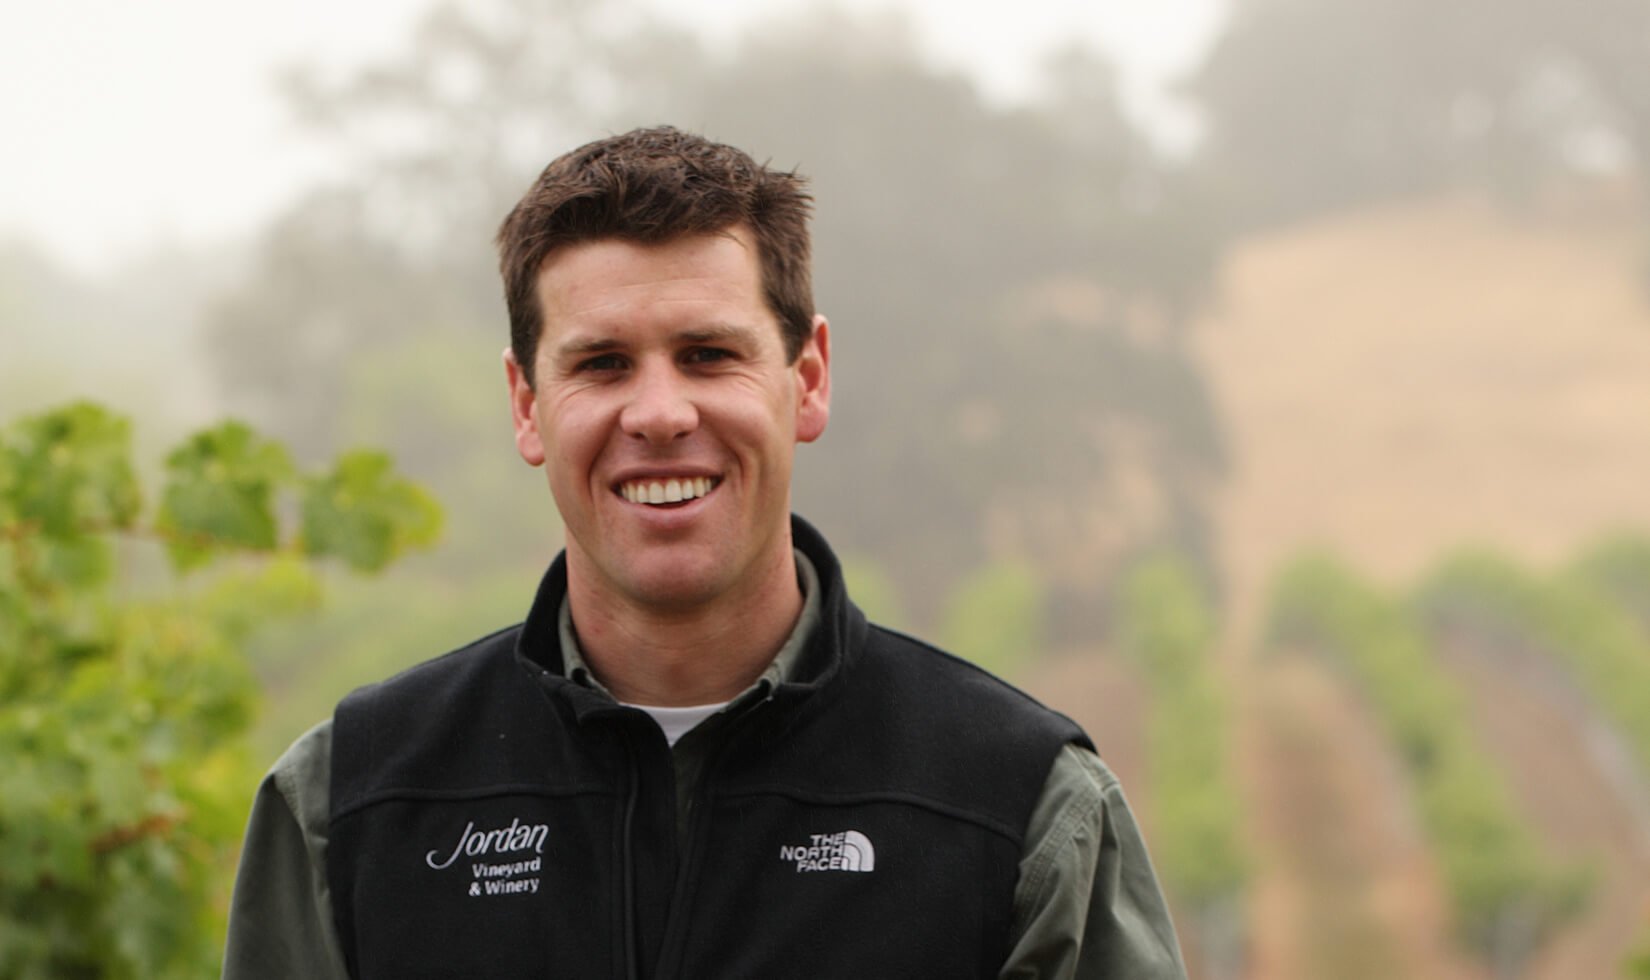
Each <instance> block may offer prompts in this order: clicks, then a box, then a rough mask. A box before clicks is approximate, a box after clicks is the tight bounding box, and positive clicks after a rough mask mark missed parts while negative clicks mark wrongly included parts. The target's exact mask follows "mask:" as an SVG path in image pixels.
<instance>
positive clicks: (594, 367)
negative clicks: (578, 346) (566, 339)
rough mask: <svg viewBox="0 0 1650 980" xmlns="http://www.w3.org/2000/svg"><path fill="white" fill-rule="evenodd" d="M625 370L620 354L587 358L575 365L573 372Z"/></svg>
mask: <svg viewBox="0 0 1650 980" xmlns="http://www.w3.org/2000/svg"><path fill="white" fill-rule="evenodd" d="M623 368H624V358H623V357H620V356H619V355H618V354H597V355H596V356H595V357H587V358H585V359H584V360H582V361H580V362H579V363H578V364H576V365H574V367H573V370H575V371H578V372H580V373H588V372H596V373H599V372H603V371H618V370H621V369H623Z"/></svg>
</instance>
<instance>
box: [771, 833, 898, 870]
mask: <svg viewBox="0 0 1650 980" xmlns="http://www.w3.org/2000/svg"><path fill="white" fill-rule="evenodd" d="M808 839H809V843H806V844H786V845H784V846H783V847H781V848H780V849H779V860H781V861H784V862H785V863H787V864H795V865H796V870H797V873H798V874H800V873H802V872H804V871H871V870H874V869H875V868H876V866H877V852H876V848H874V847H872V846H871V840H870V838H868V837H866V836H865V835H864V834H862V833H860V832H859V831H857V830H844V831H843V832H841V833H840V834H810V835H809V838H808Z"/></svg>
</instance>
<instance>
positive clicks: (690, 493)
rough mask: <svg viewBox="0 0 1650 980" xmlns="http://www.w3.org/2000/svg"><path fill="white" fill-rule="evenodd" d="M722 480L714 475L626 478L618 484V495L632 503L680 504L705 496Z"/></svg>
mask: <svg viewBox="0 0 1650 980" xmlns="http://www.w3.org/2000/svg"><path fill="white" fill-rule="evenodd" d="M721 482H722V478H721V477H716V476H690V477H685V478H677V479H671V480H628V481H626V482H624V483H621V484H619V486H618V488H617V489H618V492H619V496H621V497H623V498H624V499H626V500H628V501H630V502H631V503H633V504H655V505H658V504H680V503H685V502H686V501H689V500H697V499H698V498H700V497H703V496H705V495H706V494H708V493H710V492H711V491H712V490H714V489H716V487H717V485H718V484H720V483H721Z"/></svg>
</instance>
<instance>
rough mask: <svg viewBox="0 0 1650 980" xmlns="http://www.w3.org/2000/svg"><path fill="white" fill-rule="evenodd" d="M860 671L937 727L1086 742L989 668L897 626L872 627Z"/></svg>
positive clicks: (1049, 710) (1058, 716) (1060, 716)
mask: <svg viewBox="0 0 1650 980" xmlns="http://www.w3.org/2000/svg"><path fill="white" fill-rule="evenodd" d="M860 661H861V662H860V663H859V665H858V667H857V669H858V670H860V671H863V672H864V673H865V674H866V675H867V677H866V678H865V681H866V682H867V683H870V684H879V685H889V687H890V693H892V694H895V695H897V696H898V697H899V698H900V699H901V704H900V706H899V707H900V710H901V711H911V712H915V713H916V715H917V717H918V718H920V719H922V720H925V721H927V722H929V723H930V724H932V725H936V726H939V727H941V728H949V727H962V728H965V729H969V730H973V731H977V732H979V733H980V734H983V735H987V736H991V737H994V738H1009V737H1012V736H1013V735H1015V734H1016V733H1024V734H1027V735H1033V734H1035V735H1038V736H1041V737H1043V738H1046V739H1052V740H1053V741H1054V743H1056V744H1065V743H1076V744H1079V745H1085V746H1087V745H1088V744H1089V743H1088V738H1087V736H1085V735H1084V734H1083V731H1082V729H1081V728H1079V727H1078V726H1077V724H1076V723H1075V722H1073V721H1072V720H1071V719H1069V718H1067V717H1066V716H1065V715H1063V714H1061V713H1059V712H1057V711H1055V710H1053V709H1052V708H1049V707H1047V706H1046V705H1044V704H1042V703H1041V702H1040V701H1038V700H1037V699H1036V698H1034V697H1032V696H1031V695H1029V694H1027V693H1025V692H1024V691H1022V690H1020V689H1019V688H1017V687H1015V686H1014V685H1012V684H1010V683H1008V682H1007V681H1005V680H1003V679H1002V678H1000V677H997V676H996V675H995V674H992V673H991V672H990V671H987V670H985V669H984V668H982V667H980V666H978V665H976V664H973V663H970V662H968V661H966V660H963V659H962V658H960V657H958V656H955V655H954V654H951V653H948V652H946V651H945V650H942V649H940V648H939V647H937V646H935V645H933V644H931V643H928V642H926V641H924V640H921V639H918V638H917V637H914V636H910V635H908V634H905V633H901V632H899V631H898V630H893V629H889V628H887V627H883V626H877V625H872V626H871V627H870V630H869V632H868V634H867V637H866V644H865V651H864V655H863V656H862V657H861V658H860Z"/></svg>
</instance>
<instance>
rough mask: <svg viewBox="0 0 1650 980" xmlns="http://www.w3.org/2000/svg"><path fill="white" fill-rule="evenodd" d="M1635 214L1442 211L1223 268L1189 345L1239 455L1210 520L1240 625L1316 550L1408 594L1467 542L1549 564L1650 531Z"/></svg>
mask: <svg viewBox="0 0 1650 980" xmlns="http://www.w3.org/2000/svg"><path fill="white" fill-rule="evenodd" d="M1635 207H1636V203H1635V201H1634V200H1633V196H1632V195H1631V194H1630V193H1629V192H1628V191H1627V190H1625V189H1623V188H1621V187H1619V186H1616V185H1603V186H1599V187H1593V188H1588V189H1586V190H1582V191H1577V192H1572V193H1570V194H1567V195H1564V196H1560V197H1555V198H1554V199H1552V200H1547V201H1541V202H1534V203H1532V204H1530V205H1529V206H1527V207H1524V208H1519V209H1510V210H1509V209H1507V208H1503V207H1498V206H1495V205H1493V204H1492V203H1490V202H1487V201H1485V200H1483V199H1481V198H1478V197H1474V196H1471V195H1456V196H1445V197H1435V198H1427V199H1423V200H1419V201H1413V202H1411V201H1401V202H1395V203H1391V204H1385V205H1380V206H1376V207H1371V208H1366V209H1360V210H1355V211H1351V212H1348V213H1343V214H1337V215H1332V216H1328V217H1324V218H1320V219H1316V220H1313V221H1311V222H1308V223H1304V224H1299V225H1294V226H1290V227H1286V228H1283V229H1280V230H1278V231H1274V232H1268V233H1265V234H1261V235H1257V236H1254V237H1252V238H1249V239H1246V240H1244V241H1242V242H1240V243H1238V244H1237V245H1235V246H1234V247H1233V248H1232V249H1231V250H1230V252H1229V253H1228V256H1227V258H1226V259H1225V261H1224V262H1223V264H1222V267H1221V272H1220V274H1219V277H1220V283H1221V285H1220V290H1219V296H1220V299H1219V300H1218V302H1217V303H1216V304H1215V307H1214V309H1213V311H1212V312H1211V313H1210V314H1209V316H1208V318H1207V320H1206V321H1205V322H1204V323H1203V325H1202V329H1200V330H1199V332H1198V350H1199V360H1200V363H1201V364H1202V366H1203V369H1204V370H1205V371H1206V372H1207V378H1208V380H1209V384H1210V385H1211V387H1212V388H1213V389H1214V391H1215V393H1216V394H1215V398H1216V399H1217V401H1218V402H1219V404H1220V409H1221V414H1222V418H1223V420H1224V423H1225V425H1226V430H1227V432H1228V434H1229V438H1230V439H1231V441H1232V446H1233V453H1232V457H1233V462H1232V466H1231V471H1230V473H1229V475H1228V478H1227V481H1226V485H1225V487H1224V488H1223V490H1222V491H1221V493H1220V494H1219V495H1218V503H1217V504H1216V507H1217V509H1218V512H1219V514H1220V517H1219V523H1220V524H1221V526H1222V528H1223V532H1224V541H1223V544H1222V563H1223V565H1224V566H1225V568H1226V569H1227V572H1228V575H1229V577H1230V581H1231V583H1232V585H1233V588H1234V598H1235V601H1236V608H1237V610H1238V611H1239V612H1240V613H1243V612H1245V611H1252V607H1253V604H1254V602H1255V601H1256V599H1257V598H1258V590H1259V589H1260V588H1261V587H1262V586H1263V585H1264V579H1265V577H1266V575H1267V574H1268V572H1269V570H1270V569H1273V568H1275V567H1276V566H1277V565H1278V563H1279V562H1280V560H1281V559H1282V558H1284V557H1285V556H1287V555H1289V554H1291V553H1293V552H1295V551H1298V550H1299V549H1301V548H1302V547H1306V546H1326V547H1329V548H1332V549H1333V550H1335V551H1337V552H1340V553H1342V554H1344V555H1346V556H1347V557H1349V558H1351V559H1353V560H1355V561H1356V562H1357V563H1358V564H1360V565H1361V566H1363V567H1364V568H1366V569H1367V570H1369V571H1370V572H1373V573H1375V574H1377V575H1378V576H1379V577H1381V578H1383V579H1385V580H1388V581H1398V580H1401V579H1402V578H1404V577H1406V576H1411V575H1414V574H1416V573H1418V572H1419V571H1420V570H1421V569H1422V567H1423V566H1424V565H1425V564H1427V563H1428V562H1430V561H1433V560H1436V559H1437V558H1438V557H1439V556H1440V554H1441V553H1443V552H1444V551H1446V550H1449V549H1451V548H1454V547H1456V546H1459V545H1461V544H1462V543H1467V542H1494V543H1496V544H1497V545H1498V546H1500V547H1501V548H1503V549H1505V550H1507V551H1509V552H1511V553H1512V554H1514V555H1516V556H1519V557H1521V558H1526V559H1529V560H1531V561H1534V562H1536V563H1538V564H1551V563H1553V562H1556V561H1558V560H1559V559H1561V558H1563V557H1564V556H1566V555H1568V554H1570V553H1572V552H1573V551H1574V550H1575V549H1576V548H1577V547H1578V546H1580V545H1581V544H1583V543H1585V542H1586V541H1588V540H1589V539H1590V538H1591V537H1593V536H1594V535H1597V534H1599V533H1600V532H1603V531H1607V530H1610V529H1612V528H1614V527H1617V526H1637V527H1645V526H1650V301H1647V299H1646V295H1645V292H1644V289H1643V279H1642V277H1641V275H1640V273H1641V270H1642V269H1643V267H1644V261H1645V260H1644V252H1643V239H1642V237H1641V234H1642V232H1641V228H1642V225H1641V224H1640V222H1639V220H1638V216H1637V214H1636V213H1635V210H1634V208H1635ZM1240 619H1242V620H1244V621H1248V617H1247V616H1240Z"/></svg>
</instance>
